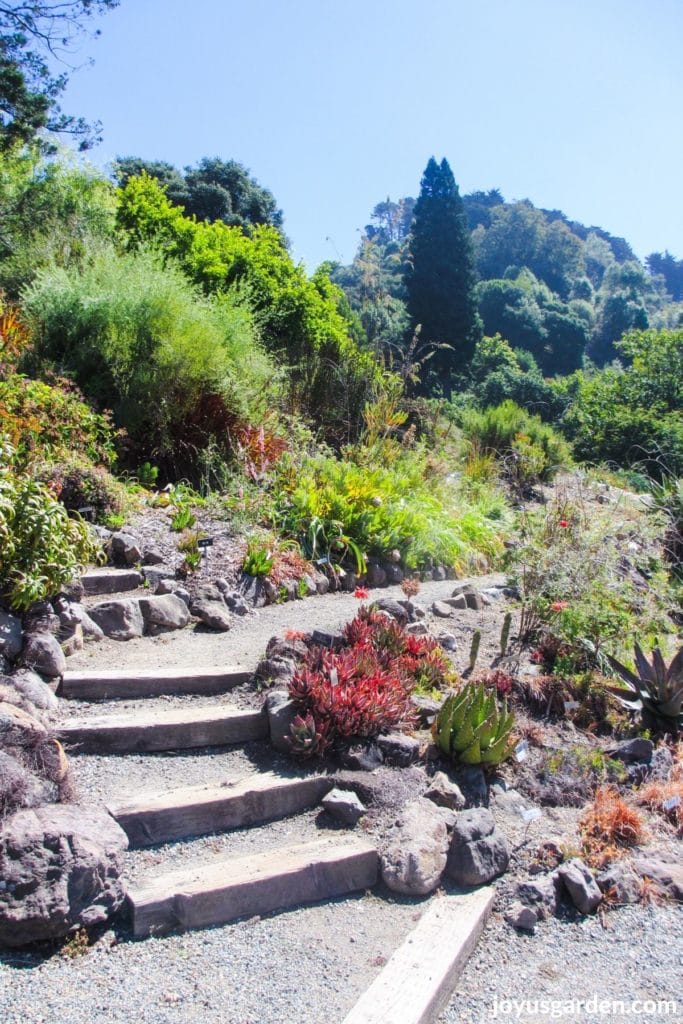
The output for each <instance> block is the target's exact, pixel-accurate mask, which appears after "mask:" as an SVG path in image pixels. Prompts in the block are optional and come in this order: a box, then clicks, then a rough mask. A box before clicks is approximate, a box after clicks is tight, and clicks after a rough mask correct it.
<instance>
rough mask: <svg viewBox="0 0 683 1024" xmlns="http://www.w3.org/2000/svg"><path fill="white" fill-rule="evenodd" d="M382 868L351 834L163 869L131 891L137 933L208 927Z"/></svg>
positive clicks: (363, 882) (352, 886)
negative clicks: (179, 868) (189, 865)
mask: <svg viewBox="0 0 683 1024" xmlns="http://www.w3.org/2000/svg"><path fill="white" fill-rule="evenodd" d="M377 866H378V857H377V851H376V850H375V848H374V846H372V845H371V844H370V843H368V842H367V841H365V840H362V839H358V838H357V837H355V836H352V837H349V838H344V839H339V838H324V839H316V840H314V841H313V842H309V843H301V844H299V845H297V846H288V847H280V848H279V849H276V850H267V851H266V852H265V853H257V854H254V853H251V854H248V855H247V856H244V857H233V858H231V859H229V860H216V861H213V862H212V863H210V864H203V865H200V866H198V867H196V868H192V869H189V868H184V869H183V870H181V871H173V872H170V873H169V874H166V875H156V876H153V877H150V879H149V881H148V882H146V883H142V884H140V883H138V884H137V885H134V886H132V887H129V889H128V901H129V904H130V907H131V910H132V918H133V933H134V935H135V936H136V937H141V936H144V935H151V934H154V935H158V934H163V933H165V932H168V931H172V930H174V929H177V928H180V929H189V928H207V927H209V926H211V925H216V924H226V923H227V922H228V921H232V920H234V919H235V918H237V917H252V916H254V915H255V914H269V913H270V912H271V911H273V910H283V909H284V908H285V907H293V906H296V905H297V904H299V903H314V902H316V901H317V900H324V899H329V898H331V897H333V896H341V895H343V894H344V893H348V892H354V891H356V890H358V889H368V888H370V887H372V886H373V885H374V884H375V882H376V881H377Z"/></svg>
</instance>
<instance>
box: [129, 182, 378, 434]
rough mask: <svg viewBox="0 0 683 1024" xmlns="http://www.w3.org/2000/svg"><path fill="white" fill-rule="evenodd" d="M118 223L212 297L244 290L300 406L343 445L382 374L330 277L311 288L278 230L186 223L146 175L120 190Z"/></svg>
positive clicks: (322, 277)
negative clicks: (353, 329) (354, 332)
mask: <svg viewBox="0 0 683 1024" xmlns="http://www.w3.org/2000/svg"><path fill="white" fill-rule="evenodd" d="M118 219H119V224H120V225H121V227H122V228H123V229H124V230H125V231H126V232H127V233H128V236H129V238H130V239H131V241H132V242H133V243H136V244H137V243H140V242H144V243H149V244H152V245H153V246H154V247H155V248H157V249H159V250H160V251H161V252H163V253H164V254H165V255H166V256H168V257H171V258H173V259H174V260H177V261H178V262H179V264H180V266H181V267H182V268H183V270H184V271H185V273H186V274H188V275H189V276H190V277H191V278H192V280H194V281H195V282H197V283H198V284H200V285H201V286H202V287H203V288H204V289H205V290H206V291H208V292H210V293H215V292H217V291H221V290H224V289H226V288H229V287H230V286H233V285H236V284H239V285H240V286H241V287H242V288H243V289H245V291H246V294H247V296H248V298H249V302H250V304H251V306H252V309H253V310H254V312H255V314H256V316H257V319H258V323H259V326H260V328H261V330H262V332H263V337H264V341H265V343H266V344H267V346H268V348H269V349H270V350H271V351H273V352H275V353H277V354H278V356H280V357H281V358H282V360H283V361H284V362H285V363H286V364H287V365H288V366H289V368H290V372H291V377H292V391H293V397H294V399H295V401H298V402H299V404H300V407H301V409H302V410H303V411H304V412H305V413H308V414H310V415H312V416H314V417H315V419H316V420H317V421H318V422H320V423H322V424H323V425H324V426H326V427H327V428H328V432H332V433H333V434H335V435H336V436H337V438H338V439H342V440H343V439H346V438H348V436H349V433H351V432H353V431H354V430H355V429H356V428H357V426H358V424H359V422H360V417H361V412H362V408H363V405H364V403H365V401H366V400H367V398H368V396H369V395H370V393H371V391H372V389H373V387H374V385H376V383H377V382H378V380H379V369H378V366H377V364H376V362H375V360H374V358H373V357H372V355H371V354H370V353H368V352H362V351H361V350H360V349H359V348H358V347H357V345H356V344H355V342H354V341H353V340H352V338H351V336H350V333H349V324H348V322H347V321H346V320H345V319H344V317H343V316H342V315H341V313H340V312H339V310H338V308H337V307H338V301H339V297H340V295H341V293H340V292H339V291H338V289H337V288H336V287H335V286H334V285H332V284H331V282H330V281H329V278H328V277H327V276H326V275H324V274H323V275H320V274H318V275H315V276H314V277H313V279H311V280H309V279H308V278H307V276H306V273H305V271H304V268H303V267H302V266H301V265H296V264H295V263H293V261H292V259H291V257H290V255H289V253H288V252H287V250H286V248H285V245H284V243H283V240H282V237H281V235H280V234H279V232H278V231H276V230H275V228H271V227H268V226H265V225H262V226H259V227H256V228H254V229H253V231H252V232H251V234H249V235H246V234H244V232H243V231H242V230H241V229H240V228H237V227H228V226H227V225H226V224H224V223H223V222H222V221H215V222H214V223H211V224H209V223H207V222H202V223H200V222H198V221H196V220H195V219H194V218H189V217H185V216H184V214H183V212H182V209H181V208H180V207H177V206H173V205H172V204H171V203H170V202H169V200H168V199H167V198H166V195H165V194H164V191H163V189H162V188H161V187H160V186H159V184H158V182H156V181H155V180H154V179H152V178H150V177H148V176H146V175H142V176H141V177H136V178H130V179H129V181H128V182H127V184H126V186H125V188H123V189H122V190H121V193H120V201H119V212H118Z"/></svg>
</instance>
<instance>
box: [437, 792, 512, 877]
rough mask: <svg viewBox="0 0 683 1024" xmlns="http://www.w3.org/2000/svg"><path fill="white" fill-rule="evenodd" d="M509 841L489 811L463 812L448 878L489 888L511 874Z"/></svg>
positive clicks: (453, 841)
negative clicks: (509, 869) (487, 885)
mask: <svg viewBox="0 0 683 1024" xmlns="http://www.w3.org/2000/svg"><path fill="white" fill-rule="evenodd" d="M509 861H510V854H509V852H508V847H507V843H506V841H505V837H504V836H503V835H502V834H501V833H500V832H499V831H498V829H497V828H496V823H495V821H494V820H493V815H492V814H491V812H490V811H488V810H487V809H486V808H485V807H473V808H472V809H471V810H469V811H462V813H460V814H459V815H458V816H457V818H456V821H455V828H454V829H453V835H452V837H451V845H450V849H449V851H448V862H447V865H446V872H447V874H448V875H449V876H450V877H451V878H452V879H453V881H454V882H456V883H457V884H458V885H485V884H486V882H490V881H492V880H493V879H494V878H497V877H498V875H502V874H503V872H504V871H506V870H507V867H508V864H509Z"/></svg>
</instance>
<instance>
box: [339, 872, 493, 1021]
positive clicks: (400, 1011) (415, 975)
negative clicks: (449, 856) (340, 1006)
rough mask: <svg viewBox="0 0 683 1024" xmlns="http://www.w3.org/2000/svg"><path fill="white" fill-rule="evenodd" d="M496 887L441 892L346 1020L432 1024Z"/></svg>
mask: <svg viewBox="0 0 683 1024" xmlns="http://www.w3.org/2000/svg"><path fill="white" fill-rule="evenodd" d="M495 896H496V890H495V886H490V885H489V886H485V887H484V888H481V889H475V890H474V891H472V892H463V893H455V894H453V895H444V896H439V897H436V898H434V899H432V900H430V902H429V903H428V905H427V909H426V911H425V912H424V914H423V915H422V917H421V918H420V921H419V923H418V925H417V927H415V928H414V929H413V930H412V931H411V932H410V934H409V935H408V936H407V938H406V940H405V942H404V943H403V945H401V946H399V948H398V949H397V950H396V952H395V953H394V955H393V956H392V957H391V959H390V960H389V962H388V963H387V964H386V966H385V967H384V968H383V969H382V971H381V972H380V973H379V974H378V976H377V977H376V978H375V980H374V981H373V982H372V984H371V985H370V987H369V988H367V989H366V990H365V992H364V993H363V995H362V996H361V997H360V999H359V1000H358V1002H357V1003H356V1005H355V1006H354V1007H353V1009H352V1010H351V1012H350V1013H349V1014H348V1015H347V1016H346V1017H345V1018H344V1022H343V1024H432V1022H433V1021H435V1020H436V1019H437V1018H438V1016H439V1014H440V1012H441V1010H442V1009H443V1007H444V1006H445V1004H446V1003H447V1002H448V1000H449V998H450V996H451V993H452V992H453V989H454V988H455V986H456V984H457V981H458V978H459V977H460V975H461V974H462V971H463V968H464V967H465V964H466V963H467V961H468V959H469V957H470V955H471V953H472V951H473V949H474V947H475V946H476V944H477V941H478V939H479V936H480V935H481V933H482V930H483V928H484V925H485V924H486V920H487V918H488V916H489V914H490V912H491V908H492V907H493V902H494V900H495Z"/></svg>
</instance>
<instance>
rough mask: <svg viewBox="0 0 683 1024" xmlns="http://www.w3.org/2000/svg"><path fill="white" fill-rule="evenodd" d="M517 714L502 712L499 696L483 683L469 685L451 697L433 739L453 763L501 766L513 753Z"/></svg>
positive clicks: (438, 720)
mask: <svg viewBox="0 0 683 1024" xmlns="http://www.w3.org/2000/svg"><path fill="white" fill-rule="evenodd" d="M513 724H514V715H513V713H512V712H511V711H508V709H507V701H504V702H503V707H502V709H501V708H500V707H499V706H498V703H497V701H496V695H495V692H493V691H487V689H486V687H485V686H484V684H483V683H466V684H465V685H464V686H463V688H462V689H461V690H460V691H459V692H458V693H455V694H453V695H452V696H451V697H448V698H447V699H446V700H445V701H444V704H443V706H442V707H441V710H440V711H439V713H438V715H437V716H436V719H435V720H434V725H433V727H432V731H433V735H434V740H435V742H436V743H437V745H438V746H439V747H440V748H441V750H442V751H443V752H444V753H445V754H448V755H449V757H451V758H452V759H453V760H454V761H460V762H462V763H463V764H485V765H486V764H488V765H495V764H500V762H501V761H504V760H505V759H506V758H507V757H509V755H510V754H511V753H512V749H513V747H514V741H513V739H512V736H511V733H512V726H513Z"/></svg>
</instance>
